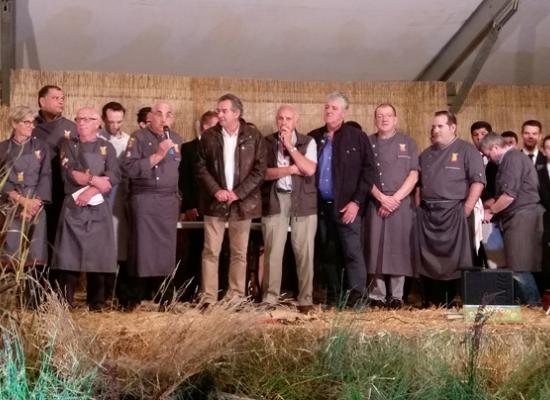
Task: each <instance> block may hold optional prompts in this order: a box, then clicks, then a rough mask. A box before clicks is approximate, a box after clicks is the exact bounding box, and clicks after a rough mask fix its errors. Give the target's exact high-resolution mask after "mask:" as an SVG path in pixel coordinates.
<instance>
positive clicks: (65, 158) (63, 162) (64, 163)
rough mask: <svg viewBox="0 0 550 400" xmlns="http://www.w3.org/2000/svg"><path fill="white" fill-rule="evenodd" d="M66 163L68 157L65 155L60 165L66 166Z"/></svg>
mask: <svg viewBox="0 0 550 400" xmlns="http://www.w3.org/2000/svg"><path fill="white" fill-rule="evenodd" d="M68 163H69V159H68V158H67V157H63V158H62V159H61V166H62V167H66V166H67V164H68Z"/></svg>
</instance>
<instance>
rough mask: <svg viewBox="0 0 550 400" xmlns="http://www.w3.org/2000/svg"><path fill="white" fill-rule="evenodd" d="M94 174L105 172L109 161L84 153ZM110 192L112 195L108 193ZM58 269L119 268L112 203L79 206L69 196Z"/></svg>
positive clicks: (58, 245) (60, 236)
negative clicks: (106, 163) (106, 162)
mask: <svg viewBox="0 0 550 400" xmlns="http://www.w3.org/2000/svg"><path fill="white" fill-rule="evenodd" d="M82 157H83V158H84V160H85V162H86V164H87V167H88V168H89V169H90V171H91V173H92V174H93V175H103V173H104V172H105V160H104V157H103V156H102V155H101V154H98V153H82ZM106 195H108V194H106ZM55 249H56V260H55V263H54V266H55V268H57V269H61V270H66V271H82V272H98V273H114V272H116V268H117V257H116V250H115V237H114V231H113V220H112V214H111V209H110V207H109V203H108V202H107V201H104V202H103V203H101V204H98V205H97V206H86V207H79V206H77V205H76V203H75V202H74V200H73V197H72V194H71V193H69V194H67V195H66V196H65V200H64V201H63V209H62V210H61V217H60V219H59V225H58V229H57V237H56V246H55Z"/></svg>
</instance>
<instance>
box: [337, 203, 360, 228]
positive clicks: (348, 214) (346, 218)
mask: <svg viewBox="0 0 550 400" xmlns="http://www.w3.org/2000/svg"><path fill="white" fill-rule="evenodd" d="M340 212H341V213H342V222H343V223H344V224H351V223H353V221H355V218H356V217H357V213H358V212H359V205H357V203H356V202H354V201H350V202H349V203H348V204H346V206H345V207H344V208H342V209H341V210H340Z"/></svg>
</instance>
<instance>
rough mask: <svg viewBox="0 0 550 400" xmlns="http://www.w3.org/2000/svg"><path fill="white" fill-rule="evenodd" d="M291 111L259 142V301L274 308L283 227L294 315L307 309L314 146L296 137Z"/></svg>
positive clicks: (294, 116) (314, 190) (314, 213)
mask: <svg viewBox="0 0 550 400" xmlns="http://www.w3.org/2000/svg"><path fill="white" fill-rule="evenodd" d="M297 121H298V115H297V113H296V110H295V109H294V108H293V107H291V106H289V105H284V106H281V107H280V108H279V110H278V111H277V116H276V123H277V129H278V131H277V132H275V133H273V134H272V135H269V136H268V137H266V138H265V141H266V154H267V171H266V175H265V182H264V184H263V187H262V202H263V208H262V210H263V218H262V232H263V236H264V246H265V247H264V251H265V253H264V260H265V261H264V268H265V270H264V277H263V283H262V287H263V301H264V302H265V303H269V304H277V302H278V301H279V294H280V290H281V275H282V269H283V254H284V249H285V243H286V239H287V233H288V227H289V225H290V227H291V230H292V232H291V243H292V249H293V251H294V256H295V259H296V268H297V273H298V286H299V292H298V310H299V311H300V312H303V313H308V312H310V311H311V309H312V291H313V252H314V246H315V231H316V229H317V188H316V185H315V171H316V169H317V145H316V143H315V141H314V140H313V139H312V138H311V137H309V136H305V135H302V134H300V133H298V132H297V131H296V123H297Z"/></svg>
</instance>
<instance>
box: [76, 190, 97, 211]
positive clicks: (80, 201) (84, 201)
mask: <svg viewBox="0 0 550 400" xmlns="http://www.w3.org/2000/svg"><path fill="white" fill-rule="evenodd" d="M96 193H97V192H96V191H95V190H94V188H92V187H89V188H87V189H86V190H85V191H83V192H82V193H80V194H79V195H78V197H77V198H76V200H75V203H76V205H77V206H79V207H85V206H87V205H88V203H89V202H90V200H91V199H92V197H94V195H95V194H96Z"/></svg>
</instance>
